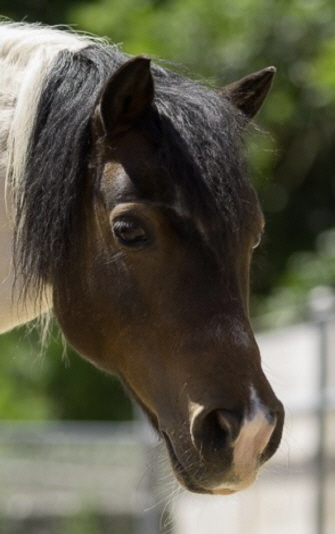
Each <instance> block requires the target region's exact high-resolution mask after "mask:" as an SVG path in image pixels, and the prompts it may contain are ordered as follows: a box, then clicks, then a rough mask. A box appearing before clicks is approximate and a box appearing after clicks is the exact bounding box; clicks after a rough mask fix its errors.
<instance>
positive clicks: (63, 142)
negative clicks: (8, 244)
mask: <svg viewBox="0 0 335 534" xmlns="http://www.w3.org/2000/svg"><path fill="white" fill-rule="evenodd" d="M127 58H128V57H127V56H126V55H125V54H123V53H121V52H120V51H119V50H118V49H117V48H116V47H113V46H102V45H99V44H94V45H92V46H89V47H87V48H85V49H83V50H81V51H79V52H75V53H73V52H69V51H63V52H61V53H59V55H58V56H57V57H56V59H55V61H54V63H53V65H52V67H51V70H50V72H49V74H48V76H47V78H46V80H45V84H44V87H43V90H42V93H41V97H40V101H39V105H38V110H37V114H36V121H35V125H34V129H33V133H32V136H31V140H30V146H29V152H28V158H27V164H26V170H25V176H24V179H23V181H22V186H21V187H22V190H21V191H19V192H18V205H17V220H16V231H15V239H14V248H15V250H14V252H15V265H16V273H17V275H18V276H20V277H22V278H23V281H24V291H26V290H27V289H28V288H29V287H30V286H31V285H33V286H35V288H37V289H38V290H41V289H42V287H43V285H44V284H45V283H51V284H52V282H53V279H54V274H55V273H56V272H57V270H58V269H59V268H61V266H62V264H63V261H64V258H65V257H66V254H67V250H68V247H70V246H71V242H73V239H75V236H73V228H74V220H75V218H76V216H77V213H78V206H79V205H80V201H81V196H82V192H83V190H84V180H85V177H86V176H87V165H88V157H89V153H90V146H91V138H90V119H91V116H92V112H93V110H94V106H95V104H96V101H97V98H98V96H99V94H100V92H101V89H102V87H103V85H104V83H105V82H106V80H107V78H108V76H109V75H110V73H111V72H113V71H115V70H116V69H117V68H118V67H119V66H120V65H121V64H122V63H123V62H124V61H125V60H126V59H127ZM153 75H154V79H155V95H156V99H155V104H156V106H157V110H158V112H159V114H160V116H161V119H162V120H161V123H162V128H163V132H162V135H163V138H164V141H165V142H164V144H162V146H161V148H160V152H159V158H160V160H161V165H162V167H164V168H165V169H166V170H167V173H168V177H169V180H170V181H171V186H173V187H174V188H176V189H178V190H180V191H181V192H182V197H183V199H184V202H185V205H187V208H188V210H189V212H191V213H192V215H194V214H197V213H199V214H200V213H201V212H202V214H201V217H205V218H206V217H207V218H208V219H210V218H213V217H214V218H218V219H220V220H221V221H222V222H223V223H225V224H228V225H229V226H230V228H231V229H232V230H234V229H237V228H238V226H239V221H240V220H241V219H242V218H243V217H242V215H243V210H245V205H246V204H244V201H243V195H244V197H245V191H246V190H247V191H249V186H246V184H247V180H246V177H245V172H244V164H243V158H241V155H240V150H239V148H240V147H239V144H240V142H239V141H240V132H241V128H242V123H243V119H242V117H241V114H240V113H239V112H238V111H237V110H235V109H234V108H233V107H232V105H231V104H230V103H229V102H228V100H226V99H224V98H222V97H221V96H219V95H218V94H216V92H215V91H213V90H209V89H207V88H205V87H203V86H201V85H200V84H197V83H195V82H192V81H190V80H188V79H187V78H184V77H182V76H180V75H179V74H176V73H174V72H172V71H169V70H166V69H164V68H162V67H159V66H153ZM176 154H177V155H178V157H176Z"/></svg>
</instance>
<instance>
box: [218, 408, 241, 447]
mask: <svg viewBox="0 0 335 534" xmlns="http://www.w3.org/2000/svg"><path fill="white" fill-rule="evenodd" d="M216 417H217V419H218V423H219V425H220V427H221V428H222V430H226V431H227V433H228V434H229V436H230V439H231V441H232V442H234V441H235V440H236V438H237V436H238V435H239V433H240V428H241V421H242V418H241V417H239V416H238V415H237V414H236V413H234V412H229V411H228V410H217V411H216Z"/></svg>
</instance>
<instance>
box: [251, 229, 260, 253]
mask: <svg viewBox="0 0 335 534" xmlns="http://www.w3.org/2000/svg"><path fill="white" fill-rule="evenodd" d="M261 241H262V232H259V234H257V237H256V239H255V241H254V244H253V246H252V248H253V249H255V248H257V247H258V246H259V245H260V244H261Z"/></svg>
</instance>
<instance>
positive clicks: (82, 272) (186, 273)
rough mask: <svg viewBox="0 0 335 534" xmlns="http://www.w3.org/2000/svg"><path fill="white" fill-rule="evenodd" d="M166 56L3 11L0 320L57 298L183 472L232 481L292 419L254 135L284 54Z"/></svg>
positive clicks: (78, 336) (270, 449)
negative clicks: (220, 84) (202, 77)
mask: <svg viewBox="0 0 335 534" xmlns="http://www.w3.org/2000/svg"><path fill="white" fill-rule="evenodd" d="M156 63H157V64H153V62H152V61H151V60H150V58H148V57H146V56H135V57H131V56H128V55H126V54H124V53H123V52H121V51H120V49H119V48H118V47H116V46H113V45H111V44H108V43H107V42H105V41H103V40H100V39H98V38H91V37H88V36H86V35H81V34H76V33H74V32H71V31H70V30H62V29H59V28H48V27H44V26H41V25H38V24H35V25H30V24H24V23H20V24H16V23H8V22H3V23H2V24H1V25H0V181H1V187H2V194H1V196H0V202H1V205H0V247H1V258H0V277H1V278H0V280H1V284H0V330H1V332H5V331H7V330H9V329H11V328H14V327H15V326H17V325H19V324H23V323H26V322H28V321H30V320H31V319H33V318H35V317H37V316H42V314H43V313H44V312H47V311H50V310H53V313H54V314H55V316H56V318H57V321H58V323H59V325H60V327H61V330H62V332H63V333H64V335H65V337H66V339H67V341H68V342H69V344H71V345H72V346H73V347H74V348H75V350H77V351H78V353H79V354H80V355H81V356H82V357H84V358H86V359H88V360H89V361H91V362H92V363H93V364H94V365H96V366H97V367H99V368H101V369H103V370H105V371H107V372H110V373H114V374H117V375H118V376H119V377H120V379H121V380H122V382H123V383H124V384H125V386H126V388H127V389H128V391H129V392H130V394H131V395H132V396H133V397H134V398H135V399H136V400H137V402H138V403H139V405H140V406H141V407H142V408H143V409H144V411H145V412H146V414H147V416H148V418H149V420H150V421H151V423H152V425H153V426H154V428H155V429H156V430H157V431H158V433H159V435H160V436H161V437H162V440H163V442H165V444H166V448H167V451H168V453H169V458H170V460H171V464H172V468H173V470H174V473H175V475H176V477H177V479H178V480H179V482H180V483H181V484H182V485H183V486H184V487H186V488H187V489H189V490H190V491H194V492H198V493H208V494H230V493H233V492H235V491H238V490H241V489H244V488H246V487H247V486H249V485H250V484H251V483H252V482H253V481H254V479H255V476H256V473H257V471H258V469H259V467H260V466H261V465H262V464H263V463H264V462H265V461H266V460H268V459H269V458H270V457H271V456H272V455H273V454H274V452H275V451H276V449H277V447H278V445H279V443H280V440H281V434H282V428H283V420H284V410H283V406H282V404H281V402H280V401H279V400H278V399H277V397H276V395H275V393H274V392H273V390H272V388H271V386H270V384H269V382H268V380H267V378H266V377H265V375H264V373H263V370H262V367H261V360H260V354H259V350H258V347H257V344H256V341H255V338H254V335H253V332H252V329H251V326H250V322H249V312H248V297H249V269H250V262H251V257H252V251H253V249H254V248H255V247H256V246H257V245H258V243H259V241H260V238H261V234H262V232H263V226H264V219H263V215H262V212H261V208H260V206H259V202H258V199H257V196H256V193H255V191H254V189H253V187H252V185H251V184H250V182H249V180H248V178H247V172H246V161H245V160H246V158H245V156H244V150H243V142H242V140H243V134H244V131H245V128H246V127H247V124H248V123H249V121H250V120H251V119H252V118H253V117H254V116H255V114H256V113H257V111H258V110H259V109H260V107H261V105H262V103H263V101H264V99H265V97H266V95H267V93H268V92H269V89H270V86H271V83H272V79H273V76H274V73H275V69H274V67H267V68H265V69H263V70H261V71H258V72H256V73H252V74H250V75H248V76H246V77H245V78H243V79H242V80H239V81H237V82H234V83H231V84H229V85H228V86H225V87H224V88H221V89H214V88H212V87H206V86H205V85H203V84H200V83H198V82H195V81H191V80H190V79H188V78H187V77H185V76H184V75H181V74H179V73H176V72H173V71H172V70H170V69H169V68H167V67H166V65H164V66H162V64H161V63H160V62H156Z"/></svg>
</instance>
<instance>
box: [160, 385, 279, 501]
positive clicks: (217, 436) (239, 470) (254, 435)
mask: <svg viewBox="0 0 335 534" xmlns="http://www.w3.org/2000/svg"><path fill="white" fill-rule="evenodd" d="M251 397H252V403H251V407H250V408H249V410H248V411H247V413H245V414H244V415H243V414H242V415H241V414H239V413H238V412H234V411H228V410H225V409H216V410H208V409H206V408H204V407H202V406H200V405H193V406H192V409H191V412H190V413H191V415H190V426H189V432H188V434H186V432H182V431H180V432H177V433H176V432H169V433H168V432H163V435H164V438H165V441H166V446H167V449H168V452H169V456H170V459H171V463H172V466H173V469H174V472H175V474H176V477H177V478H178V480H179V481H180V483H181V484H182V485H183V486H185V487H186V488H187V489H189V490H190V491H193V492H196V493H211V494H222V495H225V494H230V493H234V492H236V491H239V490H242V489H245V488H247V487H248V486H249V485H250V484H251V483H252V482H253V481H254V480H255V477H256V475H257V471H258V469H259V467H260V466H261V465H262V464H263V463H264V462H265V461H266V460H268V459H269V458H270V457H271V456H272V455H273V454H274V453H275V451H276V450H277V448H278V445H279V443H280V440H281V435H282V429H283V421H284V410H283V407H282V404H281V403H280V402H279V401H277V399H275V402H273V405H272V406H271V408H269V407H265V406H263V404H262V403H261V402H260V401H259V399H258V398H257V395H256V394H255V392H252V395H251ZM174 436H175V437H176V439H174Z"/></svg>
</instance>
